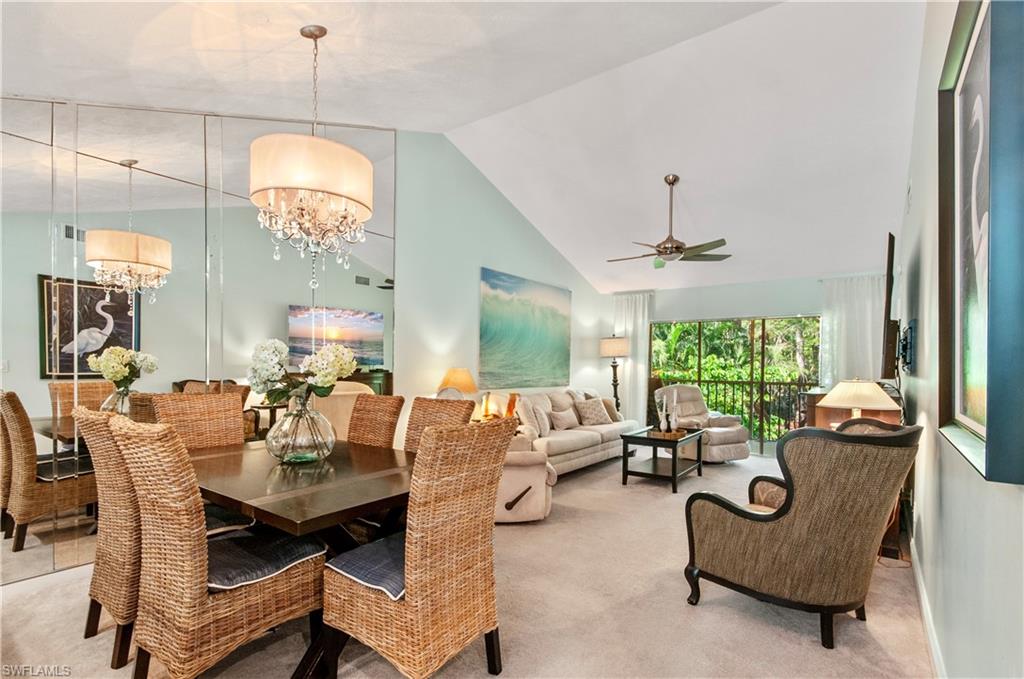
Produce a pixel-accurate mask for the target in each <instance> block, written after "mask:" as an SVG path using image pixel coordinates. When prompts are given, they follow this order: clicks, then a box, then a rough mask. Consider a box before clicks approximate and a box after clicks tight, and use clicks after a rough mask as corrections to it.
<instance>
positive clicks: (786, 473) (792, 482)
mask: <svg viewBox="0 0 1024 679" xmlns="http://www.w3.org/2000/svg"><path fill="white" fill-rule="evenodd" d="M920 437H921V427H901V428H899V429H898V430H897V431H887V432H885V433H879V434H846V433H843V432H833V431H829V430H825V429H812V428H807V429H797V430H795V431H792V432H790V433H789V434H787V435H786V436H784V437H782V438H781V439H780V440H779V442H778V444H777V446H776V456H777V458H778V462H779V467H780V468H781V469H782V478H781V479H776V480H775V485H776V487H778V488H781V489H782V491H783V495H782V497H783V500H782V504H781V505H780V506H779V507H778V508H775V509H772V508H769V507H765V506H760V507H759V506H751V505H748V506H746V507H743V506H740V505H738V504H735V503H733V502H731V501H729V500H727V499H725V498H724V497H722V496H721V495H717V494H715V493H707V492H698V493H694V494H693V495H691V496H690V498H689V499H688V500H687V502H686V527H687V532H688V536H689V547H690V561H689V563H688V564H687V566H686V570H685V575H686V579H687V582H689V584H690V589H691V593H690V596H689V598H688V599H687V601H688V602H689V603H691V604H693V605H696V604H697V603H698V602H699V601H700V579H701V578H704V579H706V580H710V581H711V582H715V583H718V584H720V585H724V586H725V587H730V588H732V589H735V590H737V591H739V592H741V593H743V594H747V595H750V596H753V597H755V598H757V599H761V600H762V601H768V602H770V603H775V604H778V605H780V606H786V607H788V608H795V609H798V610H803V611H810V612H815V613H818V614H819V615H820V617H821V644H822V645H823V646H824V647H825V648H832V647H833V634H832V629H833V628H832V624H833V616H834V614H836V613H843V612H846V611H852V610H856V612H857V618H858V619H860V620H864V619H866V613H865V610H864V600H865V599H866V598H867V593H868V585H869V584H870V582H871V573H872V570H873V568H874V564H875V555H876V554H877V552H878V546H879V543H880V542H881V540H882V534H883V533H884V532H885V527H886V520H887V518H888V516H889V510H890V509H891V507H892V504H893V502H895V500H896V496H897V494H898V493H899V489H900V486H901V485H902V483H903V479H904V478H905V477H906V475H907V472H908V471H909V470H910V466H911V464H913V462H914V456H915V455H916V454H917V444H918V440H919V439H920ZM764 480H765V477H758V478H755V479H754V480H753V481H752V482H751V487H750V491H749V492H750V493H751V495H752V496H753V494H754V486H755V485H756V484H759V483H763V482H764Z"/></svg>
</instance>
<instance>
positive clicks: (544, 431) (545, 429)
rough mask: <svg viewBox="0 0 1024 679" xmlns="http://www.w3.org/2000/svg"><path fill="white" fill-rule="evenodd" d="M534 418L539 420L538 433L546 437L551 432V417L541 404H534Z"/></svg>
mask: <svg viewBox="0 0 1024 679" xmlns="http://www.w3.org/2000/svg"><path fill="white" fill-rule="evenodd" d="M533 419H535V420H536V421H537V433H538V434H539V435H540V437H541V438H544V437H545V436H547V435H548V434H550V433H551V418H550V417H548V414H547V413H546V412H545V411H544V409H543V408H541V407H540V406H536V405H535V406H533Z"/></svg>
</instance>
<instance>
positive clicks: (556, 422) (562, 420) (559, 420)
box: [551, 408, 580, 431]
mask: <svg viewBox="0 0 1024 679" xmlns="http://www.w3.org/2000/svg"><path fill="white" fill-rule="evenodd" d="M578 426H580V421H579V419H578V418H577V417H576V411H575V410H574V409H573V408H570V409H569V410H555V411H553V412H552V413H551V428H552V429H556V430H558V431H563V430H565V429H575V428H576V427H578Z"/></svg>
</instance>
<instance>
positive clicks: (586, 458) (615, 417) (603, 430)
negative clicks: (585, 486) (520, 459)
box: [491, 389, 640, 474]
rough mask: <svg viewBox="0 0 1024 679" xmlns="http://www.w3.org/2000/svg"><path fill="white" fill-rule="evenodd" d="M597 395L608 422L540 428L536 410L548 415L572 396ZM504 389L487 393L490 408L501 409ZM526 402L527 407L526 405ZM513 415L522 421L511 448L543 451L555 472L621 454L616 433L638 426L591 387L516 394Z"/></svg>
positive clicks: (566, 407)
mask: <svg viewBox="0 0 1024 679" xmlns="http://www.w3.org/2000/svg"><path fill="white" fill-rule="evenodd" d="M593 399H600V400H601V401H602V403H603V404H604V406H605V410H606V412H607V413H608V415H609V419H611V420H612V422H610V423H608V424H594V425H579V426H576V427H573V428H571V429H565V430H561V431H559V430H555V429H552V430H551V431H543V430H544V429H545V428H544V427H543V425H542V424H541V423H540V422H539V421H538V420H537V417H538V413H537V411H540V412H543V413H544V414H546V415H548V416H550V413H552V412H564V411H566V410H571V409H574V402H575V401H576V400H593ZM507 402H508V394H507V393H498V392H492V393H491V403H492V408H495V409H496V410H497V411H498V412H504V411H505V407H506V404H507ZM527 406H529V408H528V407H527ZM516 415H517V416H518V417H519V421H520V422H521V423H522V424H521V425H520V427H519V432H518V433H517V434H516V438H515V439H514V440H513V442H512V446H511V449H512V450H533V451H538V452H542V453H544V454H545V455H547V459H548V463H549V464H551V466H552V467H554V469H555V471H556V472H558V473H559V474H564V473H566V472H570V471H573V470H574V469H579V468H581V467H586V466H587V465H591V464H594V463H597V462H601V461H603V460H607V459H609V458H613V457H617V456H619V455H621V454H622V440H621V439H620V438H619V436H620V434H623V433H625V432H628V431H634V430H636V429H639V428H640V424H639V423H638V422H637V421H636V420H626V419H623V417H622V415H621V414H619V412H618V411H616V410H615V406H614V402H613V401H612V400H611V399H601V397H600V395H599V394H598V393H597V392H596V391H593V390H589V389H583V390H576V389H555V390H551V391H543V392H534V393H528V394H520V395H519V399H518V403H517V406H516Z"/></svg>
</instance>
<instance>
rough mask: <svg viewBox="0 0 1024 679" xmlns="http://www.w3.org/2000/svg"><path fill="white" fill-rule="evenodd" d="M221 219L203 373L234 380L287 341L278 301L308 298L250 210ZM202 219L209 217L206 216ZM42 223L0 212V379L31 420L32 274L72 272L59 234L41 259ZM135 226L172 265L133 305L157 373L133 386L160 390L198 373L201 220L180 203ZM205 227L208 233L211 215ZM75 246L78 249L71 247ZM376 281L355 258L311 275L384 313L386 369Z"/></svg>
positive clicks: (324, 300)
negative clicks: (259, 352)
mask: <svg viewBox="0 0 1024 679" xmlns="http://www.w3.org/2000/svg"><path fill="white" fill-rule="evenodd" d="M223 215H224V218H223V242H224V244H225V248H224V257H223V274H224V275H223V285H224V288H223V290H224V291H223V297H222V300H218V299H217V297H216V295H214V296H213V297H212V298H211V300H210V303H211V307H210V311H209V316H210V318H211V319H212V320H213V323H214V324H217V323H220V322H221V321H222V322H223V326H222V329H221V328H220V327H216V326H215V327H212V328H211V333H212V341H211V347H210V366H211V372H210V378H211V379H217V378H218V377H221V376H223V377H226V378H232V379H239V378H243V377H244V376H245V372H246V368H247V367H248V362H249V356H250V354H251V352H252V347H253V345H254V344H256V342H259V341H261V340H264V339H267V338H270V337H276V338H279V339H282V340H287V337H288V305H289V304H310V303H311V297H310V294H311V291H310V288H309V284H308V282H309V277H310V263H311V261H310V259H309V258H308V257H307V258H305V259H300V258H299V256H298V254H297V253H296V252H293V251H292V250H291V249H290V248H287V247H285V248H284V250H282V252H281V260H280V261H274V260H273V258H272V254H273V247H272V245H271V243H270V239H269V236H268V234H267V233H266V232H265V231H261V230H260V229H259V227H258V225H257V222H256V211H255V209H254V208H227V209H225V210H224V212H223ZM211 218H212V219H214V220H215V219H216V213H215V212H211ZM48 220H49V214H48V213H19V214H10V213H7V214H4V215H3V241H2V251H3V252H2V259H3V291H2V297H3V307H2V312H3V324H2V332H3V337H4V340H3V346H2V349H3V352H4V355H3V359H4V360H6V361H8V362H9V370H8V371H7V372H5V373H2V374H0V385H2V387H3V388H4V389H10V390H13V391H17V392H18V394H19V396H20V397H21V398H22V401H23V402H24V403H25V407H26V409H27V410H28V412H29V414H30V415H32V416H39V415H46V414H47V413H48V412H49V409H50V404H49V403H50V401H49V394H48V392H47V386H46V385H47V380H41V379H40V378H39V360H38V356H39V302H38V294H37V286H38V284H37V275H38V274H47V275H49V274H50V273H51V271H53V272H55V273H56V275H58V276H65V277H68V278H71V277H74V276H75V270H74V244H73V242H72V241H70V240H64V239H60V240H59V241H58V245H57V248H56V255H55V256H54V257H52V258H51V247H50V237H49V229H48ZM58 221H70V220H68V219H66V220H61V219H60V218H58ZM125 223H126V218H125V215H124V214H121V213H106V214H100V213H94V214H80V215H79V226H80V227H81V228H83V229H91V228H122V226H123V225H124V224H125ZM135 226H136V228H137V229H138V230H140V231H144V232H145V233H149V234H152V235H155V236H160V237H163V238H167V239H169V240H170V241H171V243H172V246H173V258H174V266H173V271H172V272H171V274H170V275H169V276H168V278H167V284H166V285H165V286H164V287H163V288H162V289H161V290H160V291H159V293H158V294H157V301H156V303H155V304H148V303H146V302H145V301H143V303H142V304H141V305H140V306H141V308H140V311H139V318H140V322H141V341H140V346H141V348H142V350H143V351H147V352H150V353H153V354H154V355H156V356H157V358H158V359H159V361H160V369H159V370H158V371H157V372H156V373H155V374H153V375H151V376H144V377H142V378H141V379H140V380H139V381H138V382H136V388H137V389H139V390H140V391H147V390H152V391H168V390H169V389H170V383H171V382H173V381H176V380H181V379H186V378H195V379H203V378H204V377H206V362H207V340H206V334H205V332H206V325H205V319H206V317H207V308H206V303H207V299H206V295H205V290H206V270H205V263H204V258H205V256H206V246H205V243H206V235H205V234H206V231H205V229H206V224H205V222H204V214H203V210H202V209H181V210H151V211H140V212H137V213H136V214H135ZM210 229H211V230H214V231H215V230H216V223H215V221H214V222H211V224H210ZM78 251H79V255H81V254H82V246H81V245H80V244H79V245H78ZM78 267H79V268H78V272H77V277H78V279H79V280H92V269H90V268H89V267H87V266H85V264H84V262H83V261H81V259H80V261H79V263H78ZM356 275H363V276H369V277H370V278H371V285H370V286H369V287H364V286H357V285H355V284H354V277H355V276H356ZM383 279H384V274H383V273H381V272H379V271H377V270H375V269H372V268H371V267H369V266H367V265H366V264H364V263H363V262H361V261H359V260H358V258H356V257H353V258H352V259H351V267H350V268H349V269H348V270H345V269H344V268H343V267H342V266H340V265H338V264H336V263H335V261H334V259H333V258H331V259H329V260H328V263H327V268H326V271H325V272H323V273H321V274H320V280H321V283H320V287H319V288H318V289H317V304H318V305H319V304H326V305H327V306H336V307H345V308H353V309H362V310H367V311H381V312H384V315H385V332H384V337H385V367H386V368H390V367H391V365H392V355H393V354H392V332H391V330H392V324H393V321H394V311H393V303H394V301H393V295H394V293H392V292H390V291H386V290H380V289H378V288H377V287H376V286H377V285H379V284H381V283H382V282H383ZM213 283H214V285H216V277H214V279H213ZM221 303H222V308H223V318H221V316H220V312H219V308H220V305H221ZM221 333H223V334H222V335H221ZM221 337H223V341H221ZM222 351H223V354H221V352H222ZM222 357H223V360H222Z"/></svg>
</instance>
